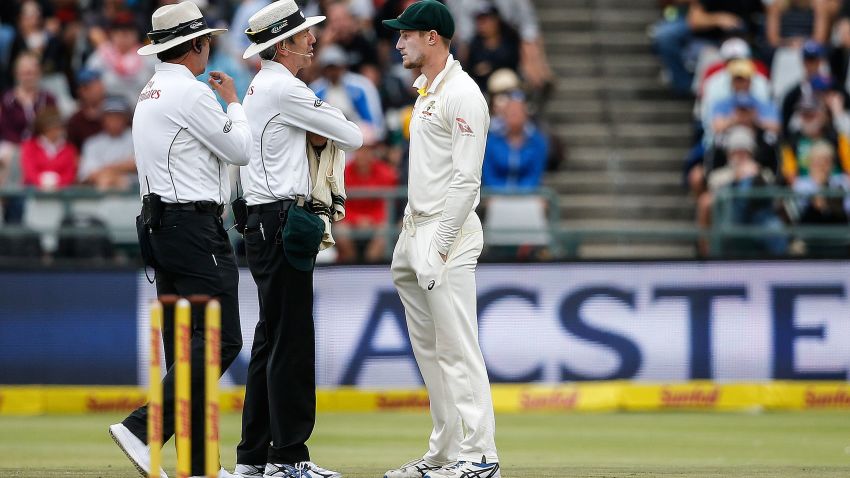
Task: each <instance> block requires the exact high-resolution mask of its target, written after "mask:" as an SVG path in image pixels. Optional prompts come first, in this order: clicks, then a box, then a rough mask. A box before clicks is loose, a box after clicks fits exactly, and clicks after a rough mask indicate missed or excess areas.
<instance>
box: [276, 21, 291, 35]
mask: <svg viewBox="0 0 850 478" xmlns="http://www.w3.org/2000/svg"><path fill="white" fill-rule="evenodd" d="M288 23H289V21H288V20H284V21H283V23H281V24H280V25H278V26H276V27H274V28H272V34H274V33H277V32H279V31H281V30H283V27H285V26H286V25H287V24H288Z"/></svg>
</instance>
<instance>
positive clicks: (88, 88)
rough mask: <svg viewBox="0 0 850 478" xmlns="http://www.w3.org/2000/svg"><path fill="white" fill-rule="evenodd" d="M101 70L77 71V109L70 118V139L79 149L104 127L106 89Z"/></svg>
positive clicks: (84, 69)
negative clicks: (102, 118)
mask: <svg viewBox="0 0 850 478" xmlns="http://www.w3.org/2000/svg"><path fill="white" fill-rule="evenodd" d="M100 76H101V75H100V72H99V71H96V70H89V69H86V68H83V69H82V70H80V71H79V73H77V104H78V108H77V111H76V112H75V113H74V114H73V115H71V117H70V118H69V119H68V141H70V142H71V143H73V144H74V146H75V147H76V148H77V150H82V148H83V143H84V142H85V141H86V139H88V138H89V137H91V136H94V135H96V134H97V133H100V130H101V128H102V122H101V116H102V115H103V99H104V98H105V97H106V89H105V88H104V87H103V81H101V79H100Z"/></svg>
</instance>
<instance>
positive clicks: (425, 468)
mask: <svg viewBox="0 0 850 478" xmlns="http://www.w3.org/2000/svg"><path fill="white" fill-rule="evenodd" d="M439 469H440V465H431V464H429V463H428V462H427V461H425V460H424V459H422V458H417V459H415V460H411V461H408V462H407V463H405V464H403V465H401V466H400V467H398V468H396V469H394V470H388V471H387V472H386V473H384V478H422V477H423V476H425V474H426V473H428V472H429V471H434V470H439Z"/></svg>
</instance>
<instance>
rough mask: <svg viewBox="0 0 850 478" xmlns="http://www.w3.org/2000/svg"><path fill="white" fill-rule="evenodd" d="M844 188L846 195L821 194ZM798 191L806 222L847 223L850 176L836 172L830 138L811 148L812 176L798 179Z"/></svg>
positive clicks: (817, 142)
mask: <svg viewBox="0 0 850 478" xmlns="http://www.w3.org/2000/svg"><path fill="white" fill-rule="evenodd" d="M826 190H832V191H834V192H838V191H843V192H844V193H845V196H844V197H840V196H822V195H819V194H818V193H820V192H823V191H826ZM794 192H795V193H797V194H798V205H799V210H800V222H801V223H804V224H846V223H847V218H848V213H850V176H848V175H847V173H844V172H843V171H836V168H835V148H834V147H833V146H832V144H831V143H830V142H828V141H824V140H818V141H816V142H815V143H814V144H813V145H812V147H811V150H810V151H809V175H808V176H806V177H800V178H798V179H797V181H795V182H794Z"/></svg>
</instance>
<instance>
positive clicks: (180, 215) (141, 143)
mask: <svg viewBox="0 0 850 478" xmlns="http://www.w3.org/2000/svg"><path fill="white" fill-rule="evenodd" d="M152 24H153V31H151V32H150V33H148V37H149V38H150V40H151V44H149V45H146V46H144V47H142V48H140V49H139V54H140V55H152V54H156V55H157V57H158V58H159V59H160V60H161V61H162V63H159V64H157V65H156V71H155V73H154V75H153V77H152V78H151V79H150V81H149V82H148V83H147V85H146V86H145V88H144V89H143V90H142V92H141V93H140V95H139V100H138V103H137V105H136V111H135V114H134V117H133V147H134V148H135V156H136V167H137V168H138V172H139V180H140V183H141V195H142V204H143V207H142V214H141V215H140V217H139V219H137V228H138V229H139V238H140V246H141V248H142V253H143V256H144V257H145V259H146V263H147V264H148V265H152V266H153V267H154V270H155V271H156V291H157V294H158V295H164V294H177V295H180V296H189V295H193V294H204V295H209V296H212V297H215V298H217V299H218V300H219V301H220V302H221V321H222V323H221V371H222V373H223V372H224V371H225V370H226V369H227V368H228V366H229V365H230V364H231V363H232V362H233V360H234V359H235V358H236V356H237V354H238V353H239V351H240V349H241V348H242V335H241V328H240V325H239V309H238V303H237V286H238V280H239V274H238V271H237V268H236V262H235V260H234V256H233V250H232V248H231V246H230V241H229V240H228V237H227V234H226V232H225V230H224V228H223V227H222V220H221V214H222V211H223V208H224V204H225V203H226V202H228V201H229V200H230V181H229V178H228V172H227V165H228V164H236V165H245V164H248V160H249V158H250V155H251V130H250V127H249V125H248V121H247V119H246V117H245V112H244V111H243V110H242V106H241V105H240V104H239V99H238V97H237V96H236V91H235V89H234V86H233V80H232V79H231V78H230V77H228V76H227V75H225V74H223V73H220V72H212V73H210V77H211V78H210V81H209V84H210V86H211V87H212V89H213V90H215V91H216V92H218V94H219V95H220V96H221V98H222V99H223V100H224V101H225V102H226V103H227V104H228V107H227V113H225V112H224V111H222V108H221V106H220V105H219V103H218V102H217V101H216V99H215V95H214V94H213V92H212V90H211V89H210V87H209V86H207V85H206V84H204V83H202V82H199V81H198V80H196V79H195V77H196V76H198V75H200V74H201V73H203V72H204V69H205V68H206V66H207V60H208V57H209V53H210V39H211V35H214V34H219V33H222V32H224V31H225V30H223V29H214V28H209V27H208V26H207V24H206V22H205V21H204V18H203V16H202V15H201V11H200V10H199V9H198V7H197V6H196V5H195V4H194V3H192V2H182V3H178V4H174V5H166V6H163V7H160V8H158V9H157V10H156V11H155V12H154V13H153V18H152ZM196 309H198V310H195V311H194V312H193V314H192V338H191V357H192V373H191V375H192V397H193V400H192V442H193V443H197V444H203V443H204V419H203V417H204V360H203V358H204V345H205V344H204V323H203V311H202V310H200V308H197V307H196ZM173 324H174V314H173V308H166V313H165V317H164V325H163V342H164V345H165V359H166V366H167V373H166V375H165V378H164V380H163V391H164V398H163V415H164V419H163V427H162V430H163V438H164V440H167V439H168V438H170V436H171V435H172V434H173V433H174V366H173V365H174V347H173V344H174V326H173ZM146 421H147V408H146V406H142V407H141V408H139V409H137V410H135V411H134V412H133V413H131V414H130V415H129V416H128V417H127V418H125V419H124V421H123V422H122V423H119V424H115V425H112V426H110V427H109V432H110V434H111V435H112V437H113V439H114V440H115V442H116V443H117V444H118V445H119V446H120V447H121V448H122V449H123V450H124V452H125V453H126V454H127V456H128V457H129V458H130V460H131V461H132V462H133V464H134V465H135V466H136V467H137V468H138V469H139V470H140V471H141V472H143V473H144V474H145V476H147V472H148V468H149V465H150V455H149V450H148V447H147V445H146V443H147V428H146ZM191 468H192V475H193V476H202V475H204V447H203V446H193V447H192V463H191ZM161 475H162V476H165V473H161ZM220 476H229V475H227V474H226V472H224V470H222V471H221V473H220Z"/></svg>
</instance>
